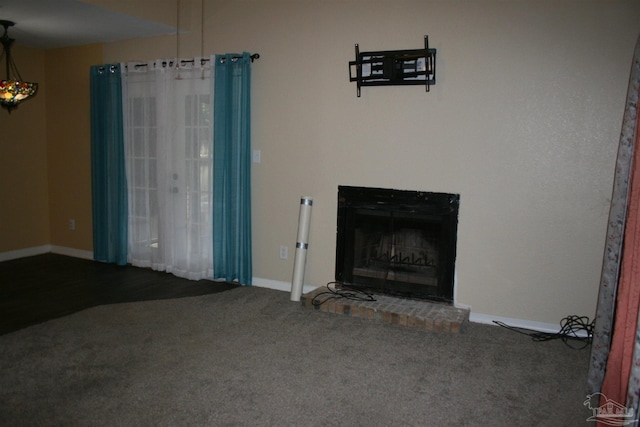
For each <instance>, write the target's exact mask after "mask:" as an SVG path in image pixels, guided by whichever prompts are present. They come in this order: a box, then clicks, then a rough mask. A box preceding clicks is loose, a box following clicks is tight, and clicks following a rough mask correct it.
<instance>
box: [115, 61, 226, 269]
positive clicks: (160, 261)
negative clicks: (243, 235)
mask: <svg viewBox="0 0 640 427" xmlns="http://www.w3.org/2000/svg"><path fill="white" fill-rule="evenodd" d="M213 62H214V61H206V62H205V61H201V60H200V59H199V58H196V59H195V60H194V61H192V62H181V63H180V64H181V65H180V67H179V68H177V67H176V66H175V61H155V63H151V62H150V63H147V64H146V65H140V64H127V67H126V69H127V71H126V72H125V74H124V75H123V107H124V108H123V111H124V113H123V115H124V127H125V132H124V133H125V153H126V154H125V157H126V166H127V185H128V194H129V251H128V253H129V255H128V257H129V262H130V263H131V264H132V265H135V266H139V267H150V268H153V269H154V270H160V271H167V272H169V273H173V274H174V275H176V276H179V277H185V278H188V279H192V280H199V279H202V278H211V277H213V257H212V253H213V243H212V241H213V239H212V190H213V137H212V135H213V129H212V127H213V93H212V90H213V89H212V88H213V85H212V82H211V76H212V70H211V67H212V64H213ZM123 68H124V67H123Z"/></svg>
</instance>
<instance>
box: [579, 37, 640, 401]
mask: <svg viewBox="0 0 640 427" xmlns="http://www.w3.org/2000/svg"><path fill="white" fill-rule="evenodd" d="M639 90H640V38H638V42H637V44H636V48H635V52H634V57H633V62H632V68H631V75H630V79H629V89H628V92H627V102H626V108H625V113H624V117H623V123H622V132H621V135H620V144H619V147H618V157H617V160H616V171H615V179H614V187H613V194H612V200H611V208H610V212H609V224H608V229H607V240H606V245H605V252H604V260H603V268H602V276H601V280H600V291H599V296H598V307H597V312H596V323H595V329H594V335H593V345H592V349H591V361H590V366H589V376H588V383H587V392H588V393H591V394H592V393H596V392H600V391H602V392H604V393H605V394H606V395H607V398H609V399H612V400H614V401H616V402H619V403H621V404H626V406H627V408H629V409H631V408H633V409H635V411H636V412H635V413H638V398H639V396H638V393H639V392H640V329H639V328H638V325H639V322H638V299H637V298H634V295H636V296H637V294H638V293H639V292H640V281H639V280H637V279H636V276H635V274H637V273H636V272H635V270H638V267H637V266H636V265H637V264H638V259H636V258H640V241H639V240H638V238H637V237H636V234H637V233H639V232H640V229H639V226H638V224H637V218H636V215H638V206H637V205H638V203H639V201H638V200H640V199H638V196H634V197H633V198H632V197H631V195H632V191H633V193H634V194H637V193H638V191H639V190H640V189H639V188H638V186H639V185H640V176H639V175H640V169H638V168H637V167H636V165H637V163H638V160H636V161H634V156H636V158H638V157H640V156H639V155H638V154H640V153H636V152H635V148H636V146H637V145H638V144H637V143H638V132H637V131H638V94H639ZM635 169H638V170H637V171H635V172H634V170H635ZM632 180H633V181H634V182H632ZM621 284H622V285H621ZM630 304H631V305H630ZM603 384H604V385H605V386H606V390H605V389H603ZM614 389H617V390H618V391H617V392H614Z"/></svg>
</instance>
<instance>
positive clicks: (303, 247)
mask: <svg viewBox="0 0 640 427" xmlns="http://www.w3.org/2000/svg"><path fill="white" fill-rule="evenodd" d="M311 206H313V199H312V198H311V197H307V196H305V197H303V198H302V199H300V217H299V219H298V240H297V242H296V257H295V260H294V262H293V279H292V281H291V301H300V296H301V295H302V280H303V279H304V268H305V264H306V262H307V248H308V247H309V222H310V219H311Z"/></svg>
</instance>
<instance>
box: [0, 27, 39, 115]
mask: <svg viewBox="0 0 640 427" xmlns="http://www.w3.org/2000/svg"><path fill="white" fill-rule="evenodd" d="M0 25H2V26H3V27H4V34H3V35H2V37H1V38H0V43H2V55H0V62H2V58H4V60H5V62H6V70H7V74H6V78H5V80H0V105H2V106H3V107H4V108H6V109H7V110H8V111H9V113H11V109H12V108H16V107H17V106H18V104H19V103H20V102H22V101H24V100H25V99H27V98H29V97H30V96H33V95H35V94H36V92H37V91H38V83H29V82H25V81H23V80H22V76H20V72H19V71H18V67H17V66H16V64H15V62H13V58H11V45H12V44H13V42H14V41H15V40H14V39H12V38H10V37H9V34H8V31H7V30H8V28H9V27H13V26H14V25H15V23H13V22H11V21H4V20H0ZM12 73H13V78H12Z"/></svg>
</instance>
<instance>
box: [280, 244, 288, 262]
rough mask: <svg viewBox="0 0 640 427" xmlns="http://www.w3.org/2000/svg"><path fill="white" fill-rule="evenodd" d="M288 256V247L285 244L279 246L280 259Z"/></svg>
mask: <svg viewBox="0 0 640 427" xmlns="http://www.w3.org/2000/svg"><path fill="white" fill-rule="evenodd" d="M287 258H289V248H288V247H287V246H280V259H287Z"/></svg>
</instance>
